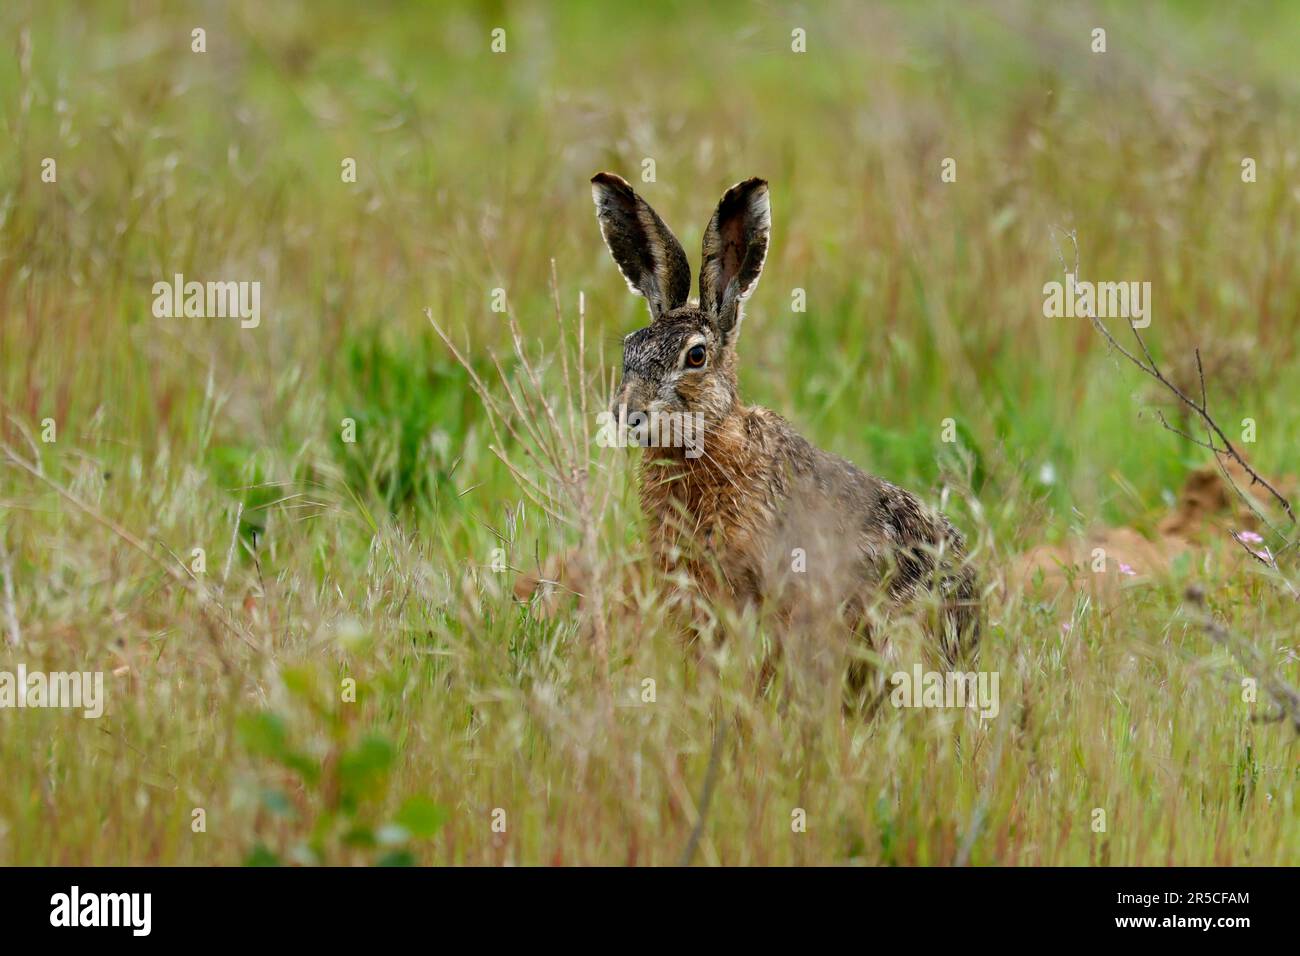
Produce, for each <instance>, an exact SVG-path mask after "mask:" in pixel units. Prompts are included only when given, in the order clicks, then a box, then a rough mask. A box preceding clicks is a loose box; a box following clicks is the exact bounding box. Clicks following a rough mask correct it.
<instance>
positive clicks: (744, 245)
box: [700, 179, 772, 344]
mask: <svg viewBox="0 0 1300 956" xmlns="http://www.w3.org/2000/svg"><path fill="white" fill-rule="evenodd" d="M771 231H772V211H771V207H770V206H769V205H768V199H767V182H766V181H764V180H762V179H746V180H745V181H744V182H743V183H737V184H736V185H734V186H732V187H731V188H730V189H728V190H727V191H726V192H725V193H724V194H723V196H722V201H721V202H719V203H718V209H717V211H716V212H714V214H713V218H712V219H710V220H709V226H708V228H707V229H705V230H704V257H703V261H702V263H701V265H700V308H701V309H703V310H704V311H705V312H708V313H710V314H712V315H713V316H714V318H715V321H716V322H717V326H718V331H719V333H720V334H721V335H722V340H723V343H724V344H730V343H732V342H734V341H735V338H736V333H737V332H738V331H739V329H740V319H741V314H740V305H741V303H742V302H744V301H745V299H747V298H748V297H749V294H750V293H751V292H753V291H754V286H755V285H756V284H757V283H758V276H759V274H760V273H761V272H762V271H763V260H764V259H766V258H767V238H768V234H769V233H770V232H771Z"/></svg>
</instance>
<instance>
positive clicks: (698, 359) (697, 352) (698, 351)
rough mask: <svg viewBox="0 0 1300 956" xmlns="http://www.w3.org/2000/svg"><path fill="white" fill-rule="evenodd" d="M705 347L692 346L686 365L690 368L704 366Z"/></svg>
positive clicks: (687, 355) (687, 354)
mask: <svg viewBox="0 0 1300 956" xmlns="http://www.w3.org/2000/svg"><path fill="white" fill-rule="evenodd" d="M704 356H705V351H704V346H703V345H692V346H691V348H690V351H688V352H687V353H686V364H687V366H689V367H690V368H700V367H701V366H703V365H704Z"/></svg>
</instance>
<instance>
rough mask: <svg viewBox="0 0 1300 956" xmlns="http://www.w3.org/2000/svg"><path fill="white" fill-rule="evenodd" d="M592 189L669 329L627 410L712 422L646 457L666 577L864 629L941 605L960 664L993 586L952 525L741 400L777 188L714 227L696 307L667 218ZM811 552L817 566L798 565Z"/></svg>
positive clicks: (615, 184)
mask: <svg viewBox="0 0 1300 956" xmlns="http://www.w3.org/2000/svg"><path fill="white" fill-rule="evenodd" d="M592 182H593V195H594V196H595V199H596V205H597V213H598V218H599V220H600V223H601V229H602V232H603V234H604V236H605V238H606V241H607V243H608V245H609V247H610V251H611V253H612V254H613V256H614V259H615V261H616V262H617V263H618V265H619V267H620V269H621V270H622V271H623V274H624V277H625V278H626V279H627V280H628V284H629V285H630V286H631V287H632V288H633V290H634V291H637V292H638V293H640V294H642V295H644V296H645V297H646V299H647V301H648V303H649V306H650V313H651V316H652V318H653V322H652V324H651V325H650V326H649V327H648V328H645V329H641V330H638V331H637V332H634V333H632V334H631V335H629V336H627V338H626V339H625V342H624V362H623V381H622V383H621V385H620V387H619V390H618V394H617V397H616V399H615V409H616V410H617V412H618V413H619V414H626V412H627V410H628V409H632V410H634V411H640V412H645V413H652V412H658V413H664V412H668V413H679V414H690V415H698V416H700V417H701V418H702V420H703V423H704V434H703V441H702V443H701V445H700V448H699V450H698V451H697V453H696V454H691V453H690V452H691V451H692V449H689V448H685V447H680V448H679V447H657V448H648V449H646V452H645V454H644V457H643V459H642V463H641V473H640V484H641V503H642V506H643V508H644V510H645V512H646V514H647V516H648V518H649V521H650V526H651V534H652V536H653V541H652V546H653V551H654V554H655V556H656V558H657V559H658V561H659V563H660V565H661V567H663V568H664V569H665V570H673V569H677V568H681V567H684V568H685V570H687V571H688V572H689V574H690V576H691V578H692V579H693V580H694V581H695V582H696V583H697V585H698V586H699V587H700V588H701V589H702V590H703V591H705V592H706V593H707V594H709V595H710V596H711V597H714V598H718V599H728V600H731V601H734V602H736V603H739V604H741V605H745V604H758V603H761V602H766V601H768V600H771V599H776V600H777V601H778V602H779V603H780V604H781V605H782V606H783V608H784V609H785V610H784V611H783V613H784V614H785V615H786V616H788V615H789V613H791V609H793V608H798V607H800V606H802V607H803V608H804V609H805V613H807V608H808V607H809V606H811V607H813V608H815V609H817V610H815V611H813V612H812V613H815V614H821V613H823V612H824V611H825V609H826V608H827V607H830V608H831V609H833V610H835V611H838V612H840V613H842V614H844V615H846V617H847V618H848V621H849V623H850V625H851V626H854V627H855V628H865V627H866V624H867V618H868V616H869V614H870V611H871V609H872V608H873V606H877V605H879V606H882V607H883V608H884V609H885V610H886V611H888V610H889V609H891V608H901V607H903V606H904V605H907V604H909V603H911V602H913V601H914V599H916V598H918V597H921V596H923V595H924V594H927V593H929V594H934V595H935V596H937V597H938V599H939V604H940V606H941V608H942V618H943V619H942V621H941V623H940V626H939V628H938V630H939V631H940V632H941V634H940V637H941V642H942V645H941V646H942V649H943V651H944V653H945V655H946V656H948V657H949V658H950V659H953V658H955V657H956V656H957V655H958V654H959V652H960V651H962V650H964V649H966V648H969V647H971V646H973V644H974V642H975V640H976V639H977V636H978V589H977V584H976V579H975V576H974V574H973V573H972V572H971V570H970V569H969V568H968V567H967V566H966V565H965V562H964V558H965V555H964V550H965V546H964V542H963V540H962V537H961V535H960V533H958V532H957V531H956V530H955V529H954V528H953V527H952V525H951V524H949V522H948V520H947V519H946V518H945V517H944V516H943V515H941V514H939V513H937V512H935V511H932V510H931V509H929V508H927V507H926V506H924V505H923V504H922V503H921V502H920V501H919V500H918V499H917V498H916V497H915V496H914V495H912V494H911V493H909V492H907V491H905V490H903V489H902V488H899V487H897V486H895V485H893V484H890V483H889V482H887V481H884V480H883V479H880V478H876V477H874V476H871V475H868V474H866V473H864V472H863V471H861V470H859V469H858V468H857V467H855V466H854V465H853V464H852V463H850V462H848V461H845V460H844V459H842V458H839V457H836V456H834V455H831V454H828V453H827V452H824V451H821V450H820V449H818V448H816V447H815V446H814V445H812V444H810V443H809V442H808V441H806V440H805V439H804V438H803V437H802V436H800V435H799V434H798V433H797V432H796V431H795V430H794V429H793V428H792V427H791V426H790V424H789V423H788V422H787V421H786V420H785V419H783V418H782V417H781V416H779V415H777V414H775V413H773V412H771V411H768V410H767V409H764V408H759V407H754V406H747V405H744V404H743V403H742V402H741V400H740V398H739V395H738V393H737V389H736V374H735V366H736V340H737V336H738V332H739V327H740V323H741V319H742V315H741V307H742V303H743V301H744V299H745V298H746V297H747V296H748V294H749V293H750V292H751V291H752V290H753V287H754V285H755V283H756V282H757V280H758V276H759V274H760V272H761V270H762V265H763V261H764V259H765V257H766V253H767V242H768V233H769V230H770V214H769V211H768V201H767V184H766V183H764V182H763V181H762V180H757V179H751V180H746V181H745V182H743V183H740V184H738V185H736V186H734V187H732V189H730V190H728V191H727V193H725V194H724V196H723V198H722V201H721V202H720V203H719V205H718V210H717V212H716V213H715V214H714V216H713V219H712V220H711V221H710V223H709V226H708V229H706V231H705V237H704V258H703V266H702V268H701V279H700V300H699V301H700V304H699V306H696V305H694V304H692V303H688V302H687V301H686V296H687V294H688V290H689V285H690V281H689V272H687V271H685V270H687V268H688V267H687V265H686V257H685V254H684V253H683V252H682V250H681V247H680V245H679V244H678V243H677V240H676V239H675V238H674V237H673V235H672V233H671V231H670V230H669V229H668V227H667V226H665V225H664V223H663V221H662V220H661V219H660V218H659V216H658V215H657V214H656V213H655V212H654V211H653V210H652V209H650V207H649V205H648V204H646V203H645V201H644V200H643V199H641V198H640V197H639V196H637V195H636V194H635V192H633V190H632V188H631V187H630V186H629V185H628V184H627V183H626V182H624V181H623V180H621V179H619V178H618V177H616V176H613V175H612V174H609V173H602V174H600V175H598V176H597V177H595V179H593V181H592ZM695 359H699V360H700V364H699V365H698V366H697V365H695V362H694V360H695ZM796 554H800V555H801V557H802V560H803V562H804V567H802V568H798V567H796V568H792V556H793V555H796ZM795 613H797V611H796V612H795Z"/></svg>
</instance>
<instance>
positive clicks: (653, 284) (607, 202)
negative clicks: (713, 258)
mask: <svg viewBox="0 0 1300 956" xmlns="http://www.w3.org/2000/svg"><path fill="white" fill-rule="evenodd" d="M591 198H592V199H594V200H595V202H596V218H597V219H598V220H600V233H601V235H603V236H604V237H605V245H607V246H609V251H610V254H611V255H612V256H613V257H614V262H616V263H617V264H618V268H619V271H620V272H622V273H623V278H624V279H626V280H627V284H628V287H629V288H631V290H632V291H633V292H635V293H637V294H638V295H643V296H645V298H646V302H647V303H648V304H649V305H650V315H651V317H652V318H654V319H656V320H657V319H660V318H662V317H663V316H664V315H665V314H667V313H668V312H671V311H672V310H673V309H676V308H679V307H680V306H683V305H685V304H686V299H687V297H688V296H689V295H690V294H691V267H690V265H689V264H687V262H686V253H685V251H683V249H682V244H681V243H680V242H678V241H677V237H676V236H674V235H673V233H672V230H671V229H669V228H668V227H667V226H665V225H664V221H663V220H662V219H660V218H659V216H658V215H657V214H656V213H655V211H654V210H653V209H651V208H650V204H649V203H647V202H646V201H645V200H644V199H642V198H641V197H640V196H638V195H637V194H636V193H635V192H633V190H632V187H631V186H629V185H628V184H627V182H626V181H625V180H624V179H623V178H622V177H620V176H615V175H614V174H613V173H597V174H596V175H595V176H593V177H592V179H591Z"/></svg>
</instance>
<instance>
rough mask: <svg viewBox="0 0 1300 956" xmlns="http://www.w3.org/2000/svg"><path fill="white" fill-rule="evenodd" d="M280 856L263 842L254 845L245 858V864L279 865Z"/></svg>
mask: <svg viewBox="0 0 1300 956" xmlns="http://www.w3.org/2000/svg"><path fill="white" fill-rule="evenodd" d="M279 865H280V858H279V857H278V856H276V855H275V854H274V853H272V852H271V851H270V850H268V849H267V848H266V847H265V846H263V845H262V844H261V843H259V844H257V846H255V847H253V849H252V852H250V853H249V854H248V857H247V859H245V860H244V866H279Z"/></svg>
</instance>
